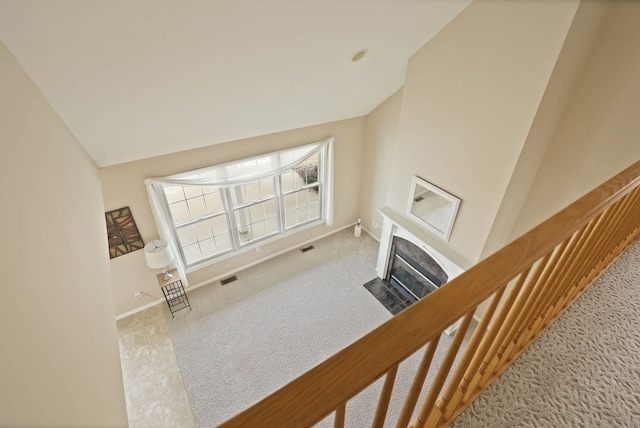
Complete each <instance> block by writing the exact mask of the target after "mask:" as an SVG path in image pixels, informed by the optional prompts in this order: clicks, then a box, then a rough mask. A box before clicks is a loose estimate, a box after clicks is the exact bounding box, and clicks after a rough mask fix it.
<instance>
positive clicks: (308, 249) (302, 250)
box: [300, 245, 313, 253]
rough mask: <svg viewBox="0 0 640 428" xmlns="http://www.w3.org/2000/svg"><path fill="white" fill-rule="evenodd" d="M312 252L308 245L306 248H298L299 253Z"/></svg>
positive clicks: (310, 246)
mask: <svg viewBox="0 0 640 428" xmlns="http://www.w3.org/2000/svg"><path fill="white" fill-rule="evenodd" d="M310 250H313V245H309V246H308V247H304V248H300V251H301V252H303V253H306V252H307V251H310Z"/></svg>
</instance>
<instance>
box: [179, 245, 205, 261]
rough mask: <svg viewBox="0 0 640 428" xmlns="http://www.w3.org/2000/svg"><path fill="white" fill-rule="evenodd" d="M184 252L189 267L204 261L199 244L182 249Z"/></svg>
mask: <svg viewBox="0 0 640 428" xmlns="http://www.w3.org/2000/svg"><path fill="white" fill-rule="evenodd" d="M182 251H183V252H184V258H185V261H186V262H187V264H188V265H189V264H191V263H195V262H198V261H200V260H202V254H201V253H200V246H199V245H198V244H193V245H187V246H186V247H182Z"/></svg>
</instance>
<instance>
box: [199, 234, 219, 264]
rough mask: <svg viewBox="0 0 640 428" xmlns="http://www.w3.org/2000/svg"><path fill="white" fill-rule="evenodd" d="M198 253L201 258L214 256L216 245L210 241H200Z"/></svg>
mask: <svg viewBox="0 0 640 428" xmlns="http://www.w3.org/2000/svg"><path fill="white" fill-rule="evenodd" d="M200 251H201V252H202V258H203V259H204V258H207V257H211V256H214V255H215V254H216V253H217V252H218V250H217V249H216V243H215V242H214V240H213V238H212V239H205V240H204V241H200Z"/></svg>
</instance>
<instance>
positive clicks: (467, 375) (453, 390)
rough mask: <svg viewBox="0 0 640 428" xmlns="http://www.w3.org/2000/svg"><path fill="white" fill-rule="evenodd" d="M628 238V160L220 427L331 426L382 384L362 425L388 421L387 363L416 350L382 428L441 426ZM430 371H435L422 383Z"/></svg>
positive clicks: (636, 214) (390, 374)
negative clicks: (327, 422)
mask: <svg viewBox="0 0 640 428" xmlns="http://www.w3.org/2000/svg"><path fill="white" fill-rule="evenodd" d="M639 234H640V162H637V163H635V164H634V165H632V166H631V167H629V168H627V169H626V170H624V171H622V172H621V173H620V174H618V175H616V176H615V177H613V178H611V179H610V180H608V181H606V182H605V183H603V184H602V185H600V186H598V187H597V188H596V189H594V190H593V191H591V192H589V193H588V194H586V195H585V196H583V197H582V198H580V199H579V200H577V201H576V202H574V203H572V204H571V205H569V206H568V207H567V208H565V209H563V210H562V211H560V212H559V213H557V214H556V215H554V216H553V217H551V218H550V219H548V220H547V221H545V222H544V223H542V224H540V225H539V226H537V227H536V228H534V229H532V230H531V231H530V232H528V233H526V234H524V235H523V236H521V237H520V238H518V239H517V240H515V241H513V242H512V243H510V244H508V245H507V246H506V247H504V248H503V249H501V250H499V251H498V252H496V253H495V254H493V255H492V256H490V257H488V258H487V259H485V260H483V261H482V262H480V263H478V264H477V265H476V266H474V267H473V268H471V269H469V270H468V271H467V272H465V273H464V274H462V275H460V276H459V277H457V278H455V279H454V280H452V281H451V282H449V283H447V284H446V285H444V286H442V287H441V288H440V289H438V290H437V291H435V292H433V293H431V294H429V295H428V296H427V297H425V298H424V299H422V300H420V301H419V302H417V303H415V304H413V305H411V306H410V307H408V308H407V309H405V310H403V311H402V312H400V313H399V314H398V315H396V316H394V317H393V318H392V319H390V320H389V321H387V322H386V323H384V324H383V325H381V326H380V327H378V328H377V329H375V330H374V331H372V332H371V333H369V334H367V335H366V336H364V337H363V338H362V339H360V340H358V341H357V342H355V343H353V344H352V345H350V346H349V347H347V348H346V349H344V350H342V351H341V352H339V353H337V354H336V355H334V356H332V357H331V358H329V359H328V360H326V361H324V362H323V363H321V364H320V365H318V366H316V367H315V368H313V369H312V370H310V371H308V372H307V373H305V374H303V375H302V376H300V377H299V378H297V379H295V380H294V381H292V382H291V383H289V384H288V385H286V386H284V387H283V388H282V389H280V390H278V391H276V392H275V393H273V394H272V395H270V396H268V397H267V398H265V399H264V400H262V401H260V402H259V403H257V404H256V405H254V406H253V407H251V408H249V409H247V410H246V411H244V412H242V413H240V414H238V415H236V416H235V417H233V418H232V419H230V420H229V421H227V422H225V423H224V424H223V425H222V427H225V428H230V427H279V428H281V427H306V426H312V425H314V424H316V423H318V422H319V421H321V420H323V419H324V418H325V417H327V416H329V415H331V414H332V413H333V415H334V426H335V427H343V426H344V423H345V415H346V410H347V409H346V405H347V403H348V402H349V401H350V400H351V399H352V398H353V397H354V396H356V395H357V394H359V393H360V392H361V391H363V390H364V389H365V388H367V387H368V386H369V385H371V384H372V383H374V382H375V381H376V380H378V379H379V378H382V377H384V383H383V385H382V388H381V391H380V394H379V397H378V404H377V410H376V411H375V413H374V414H372V415H371V422H370V423H371V426H372V427H382V426H384V425H385V423H386V425H387V426H388V425H389V424H390V422H391V421H386V417H387V413H388V407H389V402H390V398H391V396H392V392H393V388H394V383H395V379H396V374H397V372H398V367H399V365H400V364H401V363H402V362H403V361H405V360H406V359H407V358H408V357H409V356H411V355H412V354H414V353H415V352H417V351H418V350H420V349H421V348H423V347H424V348H425V350H424V354H423V356H422V360H421V361H420V364H419V365H418V367H417V370H416V372H415V375H414V377H413V382H412V384H411V386H410V387H409V389H408V391H407V393H406V397H405V399H404V404H403V406H402V409H401V410H400V411H399V415H398V418H397V420H396V421H395V423H394V424H393V425H394V426H396V427H407V426H410V427H412V428H417V427H438V426H446V425H448V424H449V423H451V421H453V419H455V418H456V417H457V416H458V415H459V414H460V413H461V412H462V411H463V410H464V409H465V408H467V407H468V406H469V404H470V403H471V402H472V401H473V400H474V399H475V398H476V397H477V396H478V395H480V394H481V393H482V392H483V391H484V390H485V389H486V388H487V387H488V386H489V385H490V384H491V383H492V382H493V381H494V380H495V379H496V378H497V377H498V376H500V374H502V372H504V371H505V370H506V369H507V368H508V367H509V366H510V365H511V364H512V363H513V361H514V360H515V359H516V358H517V357H518V356H519V355H520V354H522V352H524V351H525V350H526V349H527V348H528V347H529V346H530V345H531V344H532V343H533V341H535V339H536V338H537V337H538V336H539V335H540V334H541V333H542V332H543V331H544V330H546V329H547V328H548V327H549V325H550V324H551V323H552V322H553V321H554V320H555V319H556V318H557V317H558V316H560V314H561V313H562V312H563V311H564V310H565V309H566V308H567V307H568V306H569V305H570V304H571V303H572V302H573V301H574V300H575V299H576V298H577V297H578V296H580V294H582V293H583V292H584V291H585V289H586V288H587V287H588V286H589V285H590V284H591V283H592V282H593V281H594V280H595V279H596V278H597V277H598V276H599V275H600V274H601V273H602V272H603V271H604V270H605V269H606V267H607V266H608V265H609V264H610V263H611V262H612V261H613V260H615V259H616V258H617V257H618V256H619V255H620V253H622V252H623V251H624V250H625V248H626V247H627V246H628V245H630V244H631V243H632V242H633V241H634V240H635V239H636V238H637V237H638V235H639ZM483 302H488V304H487V303H484V304H485V305H486V308H485V309H484V314H483V315H482V318H481V319H480V321H479V322H478V323H477V326H476V327H475V329H473V334H472V335H471V336H470V338H468V339H467V342H466V345H465V346H464V347H463V349H461V345H462V344H463V340H464V339H465V335H467V334H468V333H469V332H468V331H467V330H468V328H469V326H470V325H471V324H472V321H473V317H474V314H475V313H476V310H477V309H478V307H479V306H480V305H481V304H483ZM458 321H460V326H459V328H458V329H457V331H456V333H455V335H454V337H453V338H452V340H451V343H450V344H449V346H448V348H447V350H446V353H445V355H444V357H443V358H442V359H441V360H440V361H439V365H438V367H431V366H432V363H433V362H434V355H435V353H436V349H437V347H438V343H439V341H440V338H441V336H442V334H443V331H444V330H445V329H447V327H449V326H450V325H452V324H453V323H455V322H458ZM467 337H469V336H467ZM430 370H432V372H433V373H435V375H434V376H433V378H432V380H431V382H430V383H429V384H427V385H425V379H426V378H427V373H428V372H429V371H430ZM421 397H423V398H422V400H421V403H420V406H419V407H417V405H418V401H419V399H420V398H421ZM372 413H373V412H372Z"/></svg>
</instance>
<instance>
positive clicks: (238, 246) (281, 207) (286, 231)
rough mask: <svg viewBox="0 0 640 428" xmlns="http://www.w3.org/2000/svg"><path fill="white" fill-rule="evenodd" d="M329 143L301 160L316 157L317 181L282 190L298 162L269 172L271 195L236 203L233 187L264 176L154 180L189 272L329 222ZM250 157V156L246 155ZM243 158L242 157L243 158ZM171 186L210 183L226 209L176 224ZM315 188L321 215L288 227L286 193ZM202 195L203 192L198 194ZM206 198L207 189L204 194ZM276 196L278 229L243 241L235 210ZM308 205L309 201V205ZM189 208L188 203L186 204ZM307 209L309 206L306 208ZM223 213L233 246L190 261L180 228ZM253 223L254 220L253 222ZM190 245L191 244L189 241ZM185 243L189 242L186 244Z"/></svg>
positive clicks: (161, 203)
mask: <svg viewBox="0 0 640 428" xmlns="http://www.w3.org/2000/svg"><path fill="white" fill-rule="evenodd" d="M326 150H327V147H326V146H322V147H320V148H319V149H318V150H317V151H315V152H314V154H312V155H311V156H309V157H308V158H305V159H303V160H302V161H301V162H300V164H306V162H307V161H308V159H309V158H311V157H313V156H315V157H316V159H317V163H316V164H317V179H316V181H315V182H314V183H310V184H306V183H305V184H303V185H302V186H299V187H296V188H293V189H290V190H286V191H284V190H283V187H284V186H283V175H284V174H286V173H288V172H289V171H291V172H292V173H293V174H296V173H297V172H296V167H298V165H300V164H297V165H296V166H294V167H292V168H291V169H287V170H285V171H281V172H278V173H276V174H273V175H269V176H268V178H270V179H272V180H273V181H274V183H273V195H269V196H266V197H262V196H261V195H260V197H259V198H257V199H255V200H251V201H247V202H243V203H241V204H239V205H237V206H234V204H233V200H234V199H233V196H232V194H231V193H232V192H233V191H234V189H237V188H240V187H241V186H244V185H248V184H252V183H260V182H262V181H263V180H264V179H265V177H263V178H260V179H257V180H253V181H247V182H244V183H239V184H237V185H228V186H215V185H187V184H170V183H163V182H154V183H153V186H154V188H155V190H156V194H157V195H158V200H159V202H160V206H161V209H162V211H163V214H164V216H165V218H166V220H167V223H168V227H169V229H170V231H171V234H172V237H173V239H174V240H175V243H176V248H177V251H178V253H179V254H178V255H177V256H178V257H179V258H181V260H182V263H183V264H184V267H185V270H186V272H187V273H190V272H193V271H196V270H198V269H201V268H203V267H206V266H209V265H211V264H214V263H217V262H219V261H222V260H225V259H227V258H230V257H233V256H235V255H238V254H241V253H243V252H246V251H250V250H253V249H256V250H258V251H259V248H260V246H261V245H264V244H267V243H269V242H273V241H276V240H279V239H282V238H284V237H287V236H290V235H292V234H295V233H298V232H301V231H303V230H305V229H308V228H310V227H315V226H317V225H321V224H324V223H325V222H326V218H325V212H324V209H325V203H326V201H325V197H326V191H324V186H325V183H326V180H327V177H326V173H327V172H326V168H325V166H326V165H324V162H327V161H328V160H327V158H326V153H323V151H326ZM247 159H250V158H247ZM240 161H242V160H240ZM170 186H176V187H183V188H184V187H210V188H216V189H217V191H218V192H219V194H220V198H221V199H222V207H223V210H222V211H217V212H215V213H207V214H205V215H202V216H200V217H197V218H191V219H189V220H187V221H184V222H182V223H178V224H176V223H175V222H174V219H173V215H172V212H171V209H170V206H169V205H170V204H169V202H168V200H167V197H166V194H165V191H164V188H165V187H170ZM314 189H317V193H318V217H317V218H313V219H307V220H305V221H302V222H296V224H294V225H292V226H289V227H287V225H286V220H287V219H286V209H285V197H286V196H288V195H292V194H295V193H298V192H302V191H305V190H306V191H307V192H310V191H314ZM199 197H200V196H199ZM201 197H203V198H204V193H203V195H202V196H201ZM187 199H189V198H188V197H187V196H186V193H185V201H186V200H187ZM272 200H275V201H276V204H275V218H276V224H277V227H278V230H277V231H275V232H272V233H265V234H264V235H262V236H260V237H258V238H253V237H252V238H251V239H250V240H249V241H246V242H241V241H242V239H241V237H240V233H239V225H238V222H237V221H236V212H238V211H240V210H244V209H247V208H250V207H252V206H256V205H259V204H263V203H265V202H268V201H272ZM308 206H309V205H308ZM187 208H188V205H187ZM307 209H308V208H307ZM220 216H224V217H225V219H226V224H227V234H228V235H229V238H230V242H231V248H229V249H226V250H224V251H221V252H217V253H215V254H213V255H211V256H207V257H202V258H201V259H200V260H198V261H195V262H191V263H189V262H188V261H187V258H186V256H185V251H184V247H183V245H182V242H181V240H180V236H179V234H178V229H180V228H182V227H184V226H187V225H195V224H197V223H200V222H202V221H209V220H211V219H213V218H216V217H220ZM263 221H264V222H265V232H266V221H267V218H264V219H263ZM251 224H254V223H250V225H251ZM249 233H252V231H250V232H249ZM194 235H195V239H196V241H195V243H196V244H197V245H200V242H201V241H199V240H198V237H197V233H196V232H195V231H194ZM215 236H216V234H215V231H214V230H213V229H212V238H213V239H214V243H215ZM190 245H191V244H190ZM185 247H186V246H185ZM216 249H217V245H216ZM200 254H201V255H202V248H200Z"/></svg>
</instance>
